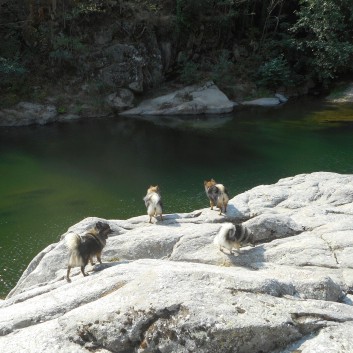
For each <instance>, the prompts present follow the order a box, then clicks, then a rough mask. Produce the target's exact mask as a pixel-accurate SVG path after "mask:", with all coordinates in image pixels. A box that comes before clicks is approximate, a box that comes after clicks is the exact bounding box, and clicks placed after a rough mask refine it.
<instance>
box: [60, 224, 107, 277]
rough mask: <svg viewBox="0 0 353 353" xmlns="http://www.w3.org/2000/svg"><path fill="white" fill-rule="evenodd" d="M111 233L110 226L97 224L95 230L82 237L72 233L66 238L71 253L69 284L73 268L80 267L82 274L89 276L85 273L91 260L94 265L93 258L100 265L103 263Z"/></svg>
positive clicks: (68, 271) (68, 272) (68, 269)
mask: <svg viewBox="0 0 353 353" xmlns="http://www.w3.org/2000/svg"><path fill="white" fill-rule="evenodd" d="M111 232H112V230H111V229H110V227H109V224H107V223H103V222H97V223H96V225H95V227H94V228H93V229H91V230H90V231H88V232H87V233H85V234H84V235H82V236H80V235H78V234H75V233H70V234H68V235H67V236H66V245H67V247H68V248H69V251H70V258H69V263H68V266H67V274H66V279H67V281H68V282H71V279H70V270H71V268H72V267H77V266H80V267H81V272H82V274H83V275H84V276H88V274H87V273H85V267H86V265H87V264H88V261H89V260H90V261H91V264H93V261H92V259H93V256H96V257H97V260H98V261H99V263H102V260H101V253H102V250H103V248H104V247H105V245H106V242H107V241H106V240H107V239H108V235H109V234H110V233H111Z"/></svg>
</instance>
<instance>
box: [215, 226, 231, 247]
mask: <svg viewBox="0 0 353 353" xmlns="http://www.w3.org/2000/svg"><path fill="white" fill-rule="evenodd" d="M234 233H235V226H234V224H232V223H224V224H223V225H222V227H221V228H220V230H219V232H218V233H217V235H216V236H215V238H214V240H213V243H214V244H215V245H222V246H223V244H224V243H226V242H227V240H228V241H229V240H230V239H229V238H232V237H233V236H234Z"/></svg>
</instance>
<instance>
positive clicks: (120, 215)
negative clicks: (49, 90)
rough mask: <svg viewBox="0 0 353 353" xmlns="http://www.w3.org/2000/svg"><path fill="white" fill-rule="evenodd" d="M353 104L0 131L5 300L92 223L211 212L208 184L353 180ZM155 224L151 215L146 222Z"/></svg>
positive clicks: (237, 187) (234, 188) (0, 266)
mask: <svg viewBox="0 0 353 353" xmlns="http://www.w3.org/2000/svg"><path fill="white" fill-rule="evenodd" d="M352 152H353V105H332V104H327V103H324V102H322V101H318V100H316V101H293V102H291V103H287V104H286V105H284V106H281V107H279V108H275V109H274V108H272V109H251V110H244V111H237V112H235V113H234V114H231V115H223V116H217V117H212V118H200V117H198V118H195V117H191V118H188V119H183V120H181V119H175V118H173V119H172V120H171V121H170V120H169V119H167V118H163V119H158V120H157V121H154V122H150V121H141V120H135V119H133V118H129V119H126V118H112V119H97V120H87V121H83V120H82V121H79V122H74V123H62V124H51V125H48V126H32V127H19V128H0V178H1V179H0V180H1V181H0V298H1V297H4V296H5V295H6V294H7V293H8V292H9V290H10V289H11V288H13V287H14V286H15V284H16V282H17V281H18V279H19V278H20V276H21V274H22V272H23V271H24V270H25V269H26V267H27V266H28V264H29V262H30V261H31V260H32V258H33V257H34V256H35V255H36V254H38V252H40V251H41V250H42V249H44V248H45V247H46V246H47V245H49V244H51V243H53V242H57V241H58V239H59V237H60V235H61V234H62V233H64V232H65V231H66V230H67V228H68V227H70V226H71V225H73V224H75V223H77V222H79V221H80V220H82V219H83V218H85V217H88V216H97V217H102V218H106V219H126V218H129V217H133V216H137V215H142V214H145V213H146V211H145V206H144V203H143V201H142V198H143V196H144V195H145V193H146V189H147V187H148V186H149V185H151V184H153V185H155V184H158V185H160V188H161V191H162V197H163V200H164V206H165V209H164V212H165V213H176V212H190V211H193V210H195V209H199V208H204V207H207V206H208V200H207V198H206V195H205V193H204V189H203V181H204V180H205V179H209V178H211V177H212V178H215V179H216V180H217V181H218V182H221V183H223V184H225V185H226V186H227V188H228V189H229V192H230V194H231V196H235V195H236V194H239V193H242V192H244V191H246V190H248V189H250V188H252V187H254V186H257V185H260V184H271V183H275V182H277V181H278V179H280V178H283V177H289V176H294V175H296V174H300V173H310V172H314V171H332V172H337V173H349V174H351V173H353V153H352ZM146 221H147V216H146Z"/></svg>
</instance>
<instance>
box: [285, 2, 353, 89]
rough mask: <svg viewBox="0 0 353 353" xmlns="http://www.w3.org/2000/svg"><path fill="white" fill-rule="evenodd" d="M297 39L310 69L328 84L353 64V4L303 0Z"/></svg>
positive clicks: (293, 30) (297, 44)
mask: <svg viewBox="0 0 353 353" xmlns="http://www.w3.org/2000/svg"><path fill="white" fill-rule="evenodd" d="M297 15H298V20H297V21H296V23H295V24H294V25H293V26H292V28H291V31H292V33H295V34H296V35H297V37H295V38H294V40H293V42H294V45H295V47H296V48H297V50H298V51H299V52H300V53H301V54H302V55H304V56H305V57H306V65H307V71H308V72H309V73H310V75H311V76H312V77H313V78H314V79H316V80H318V81H320V82H323V83H327V82H328V81H330V80H332V79H333V78H335V77H336V76H337V74H339V73H340V72H343V71H344V70H346V69H347V67H349V66H351V65H352V59H353V42H352V34H353V32H352V28H353V27H352V26H353V7H352V3H351V1H350V0H331V1H322V0H300V9H299V10H298V12H297Z"/></svg>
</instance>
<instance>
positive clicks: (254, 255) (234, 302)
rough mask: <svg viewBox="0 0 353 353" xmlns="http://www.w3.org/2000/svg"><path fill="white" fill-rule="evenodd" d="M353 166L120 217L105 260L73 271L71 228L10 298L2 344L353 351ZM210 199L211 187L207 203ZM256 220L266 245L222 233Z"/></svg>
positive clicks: (61, 348)
mask: <svg viewBox="0 0 353 353" xmlns="http://www.w3.org/2000/svg"><path fill="white" fill-rule="evenodd" d="M352 185H353V176H352V175H340V174H335V173H324V172H320V173H313V174H302V175H297V176H295V177H290V178H285V179H281V180H279V181H278V182H277V183H276V184H274V185H261V186H258V187H255V188H253V189H251V190H249V191H246V192H245V193H243V194H241V195H237V196H236V197H234V198H233V199H232V200H230V202H229V207H228V211H227V215H225V216H219V214H218V212H217V210H213V211H211V210H210V209H209V208H208V207H207V208H205V209H202V210H197V211H194V212H192V213H188V214H170V215H165V217H164V221H163V222H161V221H160V220H158V221H156V220H155V223H153V224H149V223H148V217H147V216H138V217H134V218H131V219H128V220H126V221H122V220H121V221H120V220H109V221H107V222H109V224H110V226H111V228H112V229H113V232H114V233H113V234H112V236H110V238H109V239H108V242H107V246H106V248H105V249H104V251H103V256H102V259H103V264H102V265H95V266H94V267H91V266H90V265H88V266H87V269H88V272H89V274H90V275H89V276H88V277H83V276H82V274H81V273H80V271H79V269H78V268H76V269H73V270H72V276H71V278H72V283H67V282H66V280H65V279H64V276H65V273H66V265H67V258H68V252H67V249H66V247H65V245H64V238H65V235H66V234H67V233H69V232H78V233H83V232H84V231H85V230H87V229H88V228H90V227H91V226H92V225H93V224H94V223H95V222H96V221H97V220H101V219H99V218H94V217H93V218H87V219H85V220H83V221H81V222H80V223H78V224H76V225H74V226H73V227H71V228H70V229H69V230H68V232H67V233H65V234H63V236H62V239H61V240H60V241H59V242H58V243H57V244H52V245H50V246H48V247H47V248H46V249H45V250H43V252H41V253H40V254H38V256H37V257H36V258H35V259H34V260H33V261H32V262H31V264H30V265H29V267H28V268H27V270H26V271H25V272H24V274H23V276H22V277H21V279H20V281H19V283H18V285H17V286H16V287H15V288H14V289H13V290H12V291H11V293H10V294H9V296H8V297H7V299H6V300H4V301H1V302H0V351H1V352H2V351H4V352H5V351H6V352H21V351H23V352H36V353H37V352H48V351H50V352H91V351H95V352H121V353H126V352H144V353H147V352H185V353H186V352H200V353H206V352H207V353H208V352H220V353H223V352H241V353H242V352H249V353H250V352H273V353H294V352H296V353H298V352H302V353H321V352H325V353H326V352H330V353H351V352H352V351H353V326H352V322H353V306H352V303H353V301H352V298H353V297H352V293H353V256H352V255H353V205H352V203H353V187H352ZM207 205H208V200H207V199H206V196H205V206H207ZM223 222H234V223H239V222H245V225H246V226H247V227H248V228H250V229H251V231H252V232H253V234H254V239H255V244H256V246H255V247H249V246H246V247H243V248H241V250H240V251H239V252H235V253H234V254H226V253H222V252H220V251H219V249H218V247H217V246H215V245H214V244H213V239H214V236H215V235H216V234H217V232H218V231H219V229H220V227H221V225H222V223H223Z"/></svg>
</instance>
